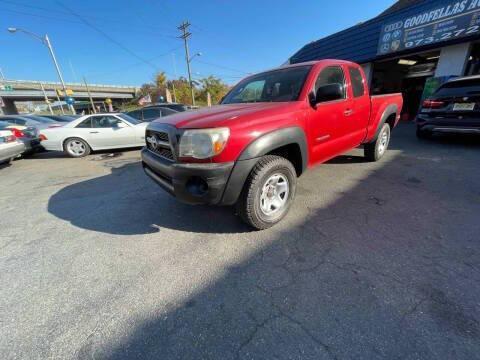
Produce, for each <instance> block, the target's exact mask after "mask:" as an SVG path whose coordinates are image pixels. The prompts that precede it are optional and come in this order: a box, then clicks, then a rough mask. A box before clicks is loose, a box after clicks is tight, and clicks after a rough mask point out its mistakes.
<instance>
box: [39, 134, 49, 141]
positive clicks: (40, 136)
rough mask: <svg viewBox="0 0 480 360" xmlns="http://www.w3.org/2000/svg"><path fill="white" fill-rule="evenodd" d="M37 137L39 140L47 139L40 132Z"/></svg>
mask: <svg viewBox="0 0 480 360" xmlns="http://www.w3.org/2000/svg"><path fill="white" fill-rule="evenodd" d="M38 138H39V139H40V141H44V140H48V139H47V137H46V136H45V135H43V134H40V135H39V136H38Z"/></svg>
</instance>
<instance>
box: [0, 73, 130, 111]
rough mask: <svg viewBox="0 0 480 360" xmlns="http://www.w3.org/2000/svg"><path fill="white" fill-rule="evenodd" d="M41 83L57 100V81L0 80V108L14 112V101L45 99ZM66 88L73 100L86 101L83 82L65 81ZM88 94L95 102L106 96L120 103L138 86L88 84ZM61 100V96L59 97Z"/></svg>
mask: <svg viewBox="0 0 480 360" xmlns="http://www.w3.org/2000/svg"><path fill="white" fill-rule="evenodd" d="M41 85H43V87H44V89H45V93H46V95H47V97H48V98H49V99H50V100H51V102H52V103H53V102H54V101H57V94H56V90H62V85H61V84H60V83H59V82H43V81H31V80H0V98H1V99H2V101H0V105H1V103H2V102H3V106H2V107H1V110H2V111H3V113H4V114H16V113H17V108H16V106H15V102H16V101H39V102H41V101H45V96H44V94H43V91H42V87H41ZM65 85H66V87H67V89H71V90H72V91H73V95H71V96H72V97H73V98H74V99H75V100H83V101H88V99H89V97H88V92H87V89H86V86H85V84H81V83H66V84H65ZM88 88H89V90H90V94H91V96H92V98H93V100H94V101H95V102H97V101H104V100H105V99H107V98H110V99H112V102H113V103H117V104H118V103H122V102H125V101H128V100H131V99H133V98H134V97H135V96H136V94H137V91H138V89H139V88H137V87H133V86H121V85H98V84H88ZM61 100H62V101H63V98H62V97H61Z"/></svg>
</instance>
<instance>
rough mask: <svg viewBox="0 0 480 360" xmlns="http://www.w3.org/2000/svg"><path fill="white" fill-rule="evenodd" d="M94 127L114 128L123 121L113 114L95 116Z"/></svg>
mask: <svg viewBox="0 0 480 360" xmlns="http://www.w3.org/2000/svg"><path fill="white" fill-rule="evenodd" d="M91 119H92V127H94V128H114V127H118V125H119V123H120V122H121V121H120V120H119V119H117V118H116V117H113V116H93V117H92V118H91Z"/></svg>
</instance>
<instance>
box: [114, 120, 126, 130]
mask: <svg viewBox="0 0 480 360" xmlns="http://www.w3.org/2000/svg"><path fill="white" fill-rule="evenodd" d="M126 127H128V126H127V124H125V123H124V122H123V121H119V122H117V123H115V125H114V126H113V128H114V129H123V128H126Z"/></svg>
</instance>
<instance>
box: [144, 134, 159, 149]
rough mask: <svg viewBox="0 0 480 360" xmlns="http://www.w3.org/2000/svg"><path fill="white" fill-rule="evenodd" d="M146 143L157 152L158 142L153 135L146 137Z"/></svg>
mask: <svg viewBox="0 0 480 360" xmlns="http://www.w3.org/2000/svg"><path fill="white" fill-rule="evenodd" d="M147 142H148V143H149V144H150V146H151V147H152V149H153V150H157V147H158V141H157V137H156V136H155V135H150V136H147Z"/></svg>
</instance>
